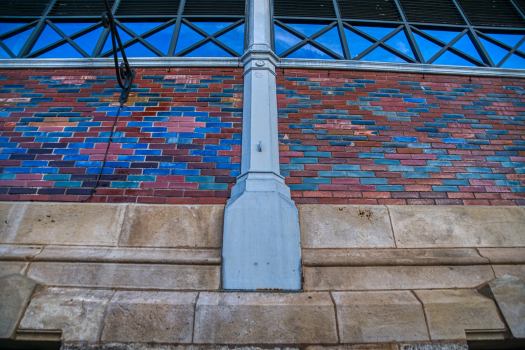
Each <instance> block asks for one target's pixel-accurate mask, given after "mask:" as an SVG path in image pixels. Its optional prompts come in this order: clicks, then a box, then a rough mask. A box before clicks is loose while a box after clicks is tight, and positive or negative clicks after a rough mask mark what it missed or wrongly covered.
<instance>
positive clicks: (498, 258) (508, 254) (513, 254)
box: [478, 248, 525, 265]
mask: <svg viewBox="0 0 525 350" xmlns="http://www.w3.org/2000/svg"><path fill="white" fill-rule="evenodd" d="M478 251H479V253H480V254H481V256H483V257H485V258H487V259H489V261H490V263H491V264H523V265H525V248H479V249H478Z"/></svg>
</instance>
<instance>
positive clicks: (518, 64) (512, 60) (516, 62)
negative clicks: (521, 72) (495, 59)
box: [501, 55, 525, 69]
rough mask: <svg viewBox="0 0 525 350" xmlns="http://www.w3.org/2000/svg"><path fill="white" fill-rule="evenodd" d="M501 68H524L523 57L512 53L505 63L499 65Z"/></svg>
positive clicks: (524, 60) (524, 61)
mask: <svg viewBox="0 0 525 350" xmlns="http://www.w3.org/2000/svg"><path fill="white" fill-rule="evenodd" d="M501 67H503V68H521V69H524V68H525V59H523V58H521V57H520V56H518V55H512V56H510V57H509V59H508V60H507V61H505V63H503V64H502V65H501Z"/></svg>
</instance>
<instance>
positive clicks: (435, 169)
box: [415, 166, 441, 173]
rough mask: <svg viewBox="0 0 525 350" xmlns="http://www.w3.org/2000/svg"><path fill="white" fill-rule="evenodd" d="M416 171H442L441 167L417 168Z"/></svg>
mask: <svg viewBox="0 0 525 350" xmlns="http://www.w3.org/2000/svg"><path fill="white" fill-rule="evenodd" d="M415 170H416V171H421V172H426V173H440V172H441V169H440V168H439V167H433V166H416V167H415Z"/></svg>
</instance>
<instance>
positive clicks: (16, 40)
mask: <svg viewBox="0 0 525 350" xmlns="http://www.w3.org/2000/svg"><path fill="white" fill-rule="evenodd" d="M33 29H34V28H31V29H28V30H26V31H25V32H22V33H20V34H17V35H13V36H12V37H10V38H7V39H4V40H2V41H3V42H4V44H5V45H6V46H7V47H8V48H9V50H11V51H12V52H13V53H14V54H15V55H18V53H19V52H20V50H21V49H22V47H23V46H24V44H25V43H26V41H27V39H28V38H29V36H30V35H31V33H32V32H33Z"/></svg>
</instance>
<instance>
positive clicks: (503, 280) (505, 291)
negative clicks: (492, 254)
mask: <svg viewBox="0 0 525 350" xmlns="http://www.w3.org/2000/svg"><path fill="white" fill-rule="evenodd" d="M489 286H490V289H491V291H492V294H493V295H494V297H495V299H496V303H497V304H498V307H499V309H500V310H501V313H502V314H503V317H504V318H505V321H506V322H507V325H508V326H509V328H510V331H511V332H512V335H513V336H514V337H516V338H525V281H523V280H522V279H519V278H517V277H514V276H510V275H505V276H503V277H500V278H498V279H496V280H494V281H492V282H490V283H489Z"/></svg>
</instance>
